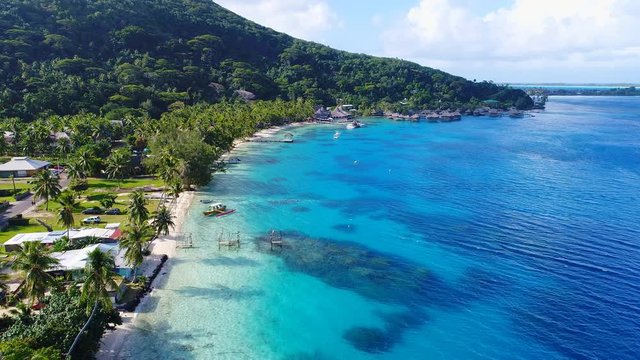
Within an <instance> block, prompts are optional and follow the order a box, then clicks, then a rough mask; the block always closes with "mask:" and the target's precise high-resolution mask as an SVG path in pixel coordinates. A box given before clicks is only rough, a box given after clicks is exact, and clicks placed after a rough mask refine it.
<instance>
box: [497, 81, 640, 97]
mask: <svg viewBox="0 0 640 360" xmlns="http://www.w3.org/2000/svg"><path fill="white" fill-rule="evenodd" d="M508 86H509V87H511V88H514V89H520V90H524V91H525V92H526V93H527V94H529V95H530V96H553V95H567V96H568V95H588V96H640V89H639V88H638V87H639V86H640V85H637V84H566V83H549V84H512V85H508Z"/></svg>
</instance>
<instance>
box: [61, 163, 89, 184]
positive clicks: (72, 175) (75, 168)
mask: <svg viewBox="0 0 640 360" xmlns="http://www.w3.org/2000/svg"><path fill="white" fill-rule="evenodd" d="M65 170H66V172H67V176H68V177H69V179H70V180H76V179H84V178H85V177H86V175H85V173H84V172H83V171H82V168H81V166H80V163H79V161H77V160H72V161H68V162H67V166H66V169H65Z"/></svg>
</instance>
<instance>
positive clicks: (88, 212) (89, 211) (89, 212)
mask: <svg viewBox="0 0 640 360" xmlns="http://www.w3.org/2000/svg"><path fill="white" fill-rule="evenodd" d="M82 213H83V214H85V215H96V214H102V213H103V211H102V209H100V208H99V207H92V208H89V209H84V210H82Z"/></svg>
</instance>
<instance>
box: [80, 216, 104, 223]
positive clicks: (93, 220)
mask: <svg viewBox="0 0 640 360" xmlns="http://www.w3.org/2000/svg"><path fill="white" fill-rule="evenodd" d="M82 223H83V224H99V223H100V216H91V217H88V218H84V219H82Z"/></svg>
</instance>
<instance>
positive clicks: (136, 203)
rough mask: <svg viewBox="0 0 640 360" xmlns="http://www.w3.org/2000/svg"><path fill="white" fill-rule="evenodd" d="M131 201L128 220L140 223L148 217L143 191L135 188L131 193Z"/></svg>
mask: <svg viewBox="0 0 640 360" xmlns="http://www.w3.org/2000/svg"><path fill="white" fill-rule="evenodd" d="M130 198H131V203H129V208H128V209H127V210H128V212H129V222H131V223H132V224H142V223H143V222H145V221H146V220H147V219H149V210H147V206H146V205H147V199H146V198H145V197H144V192H142V191H140V190H136V191H134V192H132V193H131V197H130Z"/></svg>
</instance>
